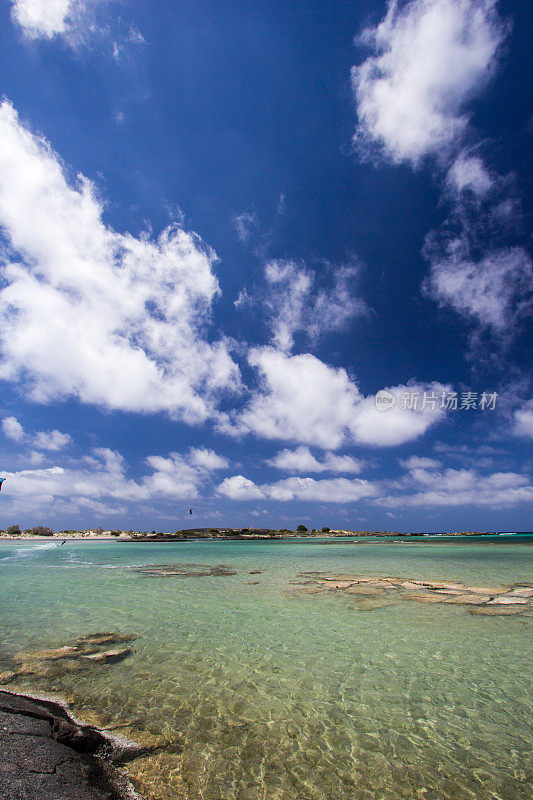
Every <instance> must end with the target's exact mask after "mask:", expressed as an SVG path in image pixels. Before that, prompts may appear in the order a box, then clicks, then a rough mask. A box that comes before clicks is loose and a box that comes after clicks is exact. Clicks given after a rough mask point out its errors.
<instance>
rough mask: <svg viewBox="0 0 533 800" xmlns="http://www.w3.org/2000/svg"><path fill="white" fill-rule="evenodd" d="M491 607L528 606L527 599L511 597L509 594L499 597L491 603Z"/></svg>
mask: <svg viewBox="0 0 533 800" xmlns="http://www.w3.org/2000/svg"><path fill="white" fill-rule="evenodd" d="M489 605H491V606H492V605H494V606H507V605H509V606H510V605H527V598H526V597H518V596H515V597H512V596H511V597H510V596H509V595H507V594H503V595H499V596H498V597H495V598H494V599H493V600H491V601H490V603H489Z"/></svg>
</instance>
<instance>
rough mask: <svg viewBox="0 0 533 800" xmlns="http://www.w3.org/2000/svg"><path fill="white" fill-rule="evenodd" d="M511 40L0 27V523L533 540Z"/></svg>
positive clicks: (385, 21)
mask: <svg viewBox="0 0 533 800" xmlns="http://www.w3.org/2000/svg"><path fill="white" fill-rule="evenodd" d="M532 27H533V25H532V18H531V12H530V10H529V8H528V7H527V4H524V3H519V2H510V1H509V2H504V0H500V2H495V1H494V0H439V2H437V0H410V2H403V3H389V4H387V3H385V2H381V1H379V2H378V0H368V1H367V2H352V3H346V2H305V3H287V2H280V1H279V2H276V1H274V2H273V1H272V0H270V1H269V2H268V3H267V2H259V1H258V0H248V1H247V2H236V1H233V2H230V1H228V2H224V3H216V2H198V1H197V2H180V3H155V2H149V1H148V0H144V2H143V1H142V0H140V1H139V2H136V3H130V2H126V0H123V1H120V0H109V2H106V1H105V0H54V1H53V2H51V0H46V1H45V0H0V31H1V42H2V46H1V49H0V76H1V93H2V95H3V102H2V105H1V107H0V142H1V145H2V146H1V148H0V152H1V154H0V235H1V250H0V253H1V259H2V284H1V288H0V336H1V345H2V353H1V360H0V381H1V386H2V390H3V391H2V404H1V406H2V407H1V409H0V413H1V419H2V423H1V424H2V430H1V434H0V436H1V439H0V441H1V448H0V453H1V466H2V470H3V474H4V475H5V476H6V477H7V480H6V482H5V484H4V488H3V490H2V495H1V501H2V502H1V506H0V510H1V516H0V525H4V526H5V525H8V524H11V523H13V522H19V523H20V524H21V525H24V526H27V525H28V526H29V525H31V524H38V523H44V524H51V525H52V526H53V527H56V528H67V527H76V528H79V527H83V528H84V527H89V526H93V525H102V526H103V527H104V528H108V527H109V528H114V527H120V528H130V527H131V528H136V529H137V528H141V529H144V528H148V529H150V530H151V529H156V530H174V529H178V528H181V527H186V526H189V525H190V524H191V517H190V515H189V514H188V509H189V507H190V506H193V507H194V508H195V514H194V517H193V523H194V524H197V525H206V526H209V525H213V526H217V525H243V526H249V525H250V524H253V525H254V526H257V527H266V526H275V527H278V526H280V527H294V526H295V525H296V524H297V523H299V522H304V523H306V524H307V525H308V526H309V527H321V526H322V525H329V526H330V527H340V528H348V529H352V528H355V529H368V528H370V529H382V530H383V529H388V530H429V531H430V530H449V529H454V530H455V529H463V530H467V529H507V530H509V529H531V511H532V508H533V478H532V476H531V472H532V468H533V459H532V456H531V442H532V439H533V393H532V388H531V380H530V378H531V339H532V330H533V328H532V324H531V309H532V305H531V303H532V287H533V266H532V260H531V225H530V221H531V210H532V209H531V198H532V196H533V195H532V174H531V168H530V164H531V141H532V137H533V115H532V111H531V105H530V103H529V92H528V90H529V85H528V84H529V81H528V76H529V75H530V74H531V72H532V67H533V64H532V61H533V55H532V54H531V48H530V39H531V33H532ZM382 390H386V391H387V392H388V395H387V397H389V399H390V400H391V403H392V407H391V408H388V409H387V410H382V409H381V408H378V407H377V404H376V394H377V393H378V392H381V391H382ZM454 393H455V396H456V398H457V408H454V407H453V406H454ZM468 393H470V394H468ZM380 396H381V395H378V397H380ZM472 405H475V406H476V407H475V408H473V407H470V408H466V407H463V408H461V406H472Z"/></svg>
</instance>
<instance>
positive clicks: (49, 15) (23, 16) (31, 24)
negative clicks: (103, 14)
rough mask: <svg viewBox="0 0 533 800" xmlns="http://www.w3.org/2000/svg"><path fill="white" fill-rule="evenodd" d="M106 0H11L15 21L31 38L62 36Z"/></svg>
mask: <svg viewBox="0 0 533 800" xmlns="http://www.w3.org/2000/svg"><path fill="white" fill-rule="evenodd" d="M103 2H105V0H11V3H12V5H13V8H12V11H11V15H12V17H13V20H14V22H16V23H17V25H19V26H20V28H21V29H22V31H23V32H24V34H25V35H26V36H28V37H29V38H30V39H39V38H45V39H53V38H54V36H62V35H65V34H67V33H69V31H71V29H72V28H73V27H74V26H75V25H76V23H77V22H78V21H79V20H80V18H83V17H84V16H86V15H87V13H88V12H89V10H90V9H91V8H92V7H93V6H95V5H97V4H98V3H103Z"/></svg>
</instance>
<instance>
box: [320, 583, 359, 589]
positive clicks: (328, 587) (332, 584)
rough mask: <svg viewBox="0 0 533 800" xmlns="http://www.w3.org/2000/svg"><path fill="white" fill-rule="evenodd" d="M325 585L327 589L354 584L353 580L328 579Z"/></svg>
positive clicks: (347, 586) (346, 587)
mask: <svg viewBox="0 0 533 800" xmlns="http://www.w3.org/2000/svg"><path fill="white" fill-rule="evenodd" d="M324 586H325V587H326V589H348V588H349V587H350V586H353V581H327V582H324Z"/></svg>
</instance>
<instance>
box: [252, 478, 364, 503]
mask: <svg viewBox="0 0 533 800" xmlns="http://www.w3.org/2000/svg"><path fill="white" fill-rule="evenodd" d="M262 488H263V492H265V494H267V495H268V497H270V498H271V499H272V500H282V501H287V500H307V501H310V502H322V503H355V502H357V501H358V500H362V499H363V498H366V497H374V496H375V495H377V494H378V489H377V487H376V486H375V485H374V484H372V483H370V482H369V481H366V480H363V479H361V478H351V479H349V478H324V479H322V480H316V479H315V478H296V477H295V478H285V479H284V480H281V481H277V482H276V483H272V484H270V485H267V486H263V487H262Z"/></svg>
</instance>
